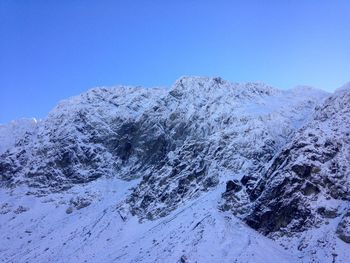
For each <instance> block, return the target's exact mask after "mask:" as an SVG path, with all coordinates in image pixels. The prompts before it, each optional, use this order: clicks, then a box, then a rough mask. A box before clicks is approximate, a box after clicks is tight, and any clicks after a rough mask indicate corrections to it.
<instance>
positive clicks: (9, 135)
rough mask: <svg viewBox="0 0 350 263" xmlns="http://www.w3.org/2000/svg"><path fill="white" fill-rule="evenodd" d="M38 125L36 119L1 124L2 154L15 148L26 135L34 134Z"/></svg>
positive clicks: (0, 141)
mask: <svg viewBox="0 0 350 263" xmlns="http://www.w3.org/2000/svg"><path fill="white" fill-rule="evenodd" d="M37 123H38V122H37V120H36V119H19V120H16V121H12V122H10V123H8V124H0V154H3V153H4V152H6V151H7V150H8V149H10V148H12V147H14V146H15V143H16V141H18V140H19V139H20V138H22V137H24V136H25V134H26V133H32V132H33V131H34V130H35V127H36V125H37Z"/></svg>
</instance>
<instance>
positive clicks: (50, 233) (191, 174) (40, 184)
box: [0, 77, 350, 262]
mask: <svg viewBox="0 0 350 263" xmlns="http://www.w3.org/2000/svg"><path fill="white" fill-rule="evenodd" d="M349 96H350V90H349V88H347V87H344V88H342V89H340V90H338V91H337V92H336V93H334V94H332V95H329V94H327V93H325V92H322V91H319V90H315V89H312V88H309V87H298V88H295V89H292V90H287V91H283V90H278V89H275V88H272V87H270V86H267V85H265V84H261V83H247V84H237V83H229V82H227V81H225V80H223V79H221V78H205V77H184V78H181V79H179V80H178V81H177V82H176V83H175V84H174V86H173V87H172V88H171V89H143V88H138V87H116V88H111V89H107V88H97V89H92V90H90V91H88V92H87V93H84V94H82V95H80V96H77V97H73V98H71V99H68V100H66V101H63V102H61V103H60V104H59V105H58V106H57V107H56V108H55V109H54V110H53V111H52V112H51V113H50V114H49V116H48V118H47V119H45V120H42V121H40V122H38V123H36V124H35V125H32V126H31V127H30V128H23V129H24V130H25V132H22V133H21V134H20V133H19V135H18V136H16V138H15V139H12V142H11V143H10V144H8V143H7V142H6V140H5V139H6V136H2V135H3V134H5V133H4V132H1V131H2V130H0V138H5V139H1V141H0V147H2V149H5V150H3V152H2V154H1V153H0V154H1V156H0V183H1V185H2V189H1V203H0V209H1V210H0V227H1V229H0V230H1V233H4V234H2V235H3V237H2V240H1V241H0V242H1V245H0V255H1V256H2V258H4V260H5V262H17V261H20V262H22V261H24V262H25V261H28V262H48V261H50V262H62V261H63V259H65V261H67V260H68V261H69V262H84V261H85V260H86V262H98V261H100V262H101V261H103V262H164V261H169V262H177V261H178V262H221V261H222V262H311V261H314V262H333V261H335V262H346V260H347V258H348V257H349V256H350V253H349V252H348V251H350V247H349V244H348V243H346V242H348V240H349V239H350V236H349V233H350V230H349V221H350V219H349V218H350V216H349V214H350V212H349V209H350V205H349V189H350V187H349V185H348V184H349V179H350V178H349V160H350V158H349V154H350V152H349V138H350V137H349V132H350V127H349V125H350V116H349V109H350V101H349ZM4 127H5V129H4V130H6V129H7V130H9V128H8V127H6V126H4ZM16 129H17V130H20V129H18V128H16ZM1 136H2V137H1ZM6 143H7V144H6ZM245 223H247V225H248V226H250V227H252V228H254V229H256V230H257V231H259V232H261V233H263V234H265V235H267V236H268V237H270V238H272V239H275V241H273V240H270V239H268V238H266V237H264V236H263V235H261V234H259V233H258V232H256V231H255V230H253V229H250V228H249V227H248V226H247V225H245ZM29 228H30V229H29ZM96 244H98V245H96ZM321 248H322V252H320V251H319V250H321Z"/></svg>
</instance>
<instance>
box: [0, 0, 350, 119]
mask: <svg viewBox="0 0 350 263" xmlns="http://www.w3.org/2000/svg"><path fill="white" fill-rule="evenodd" d="M349 15H350V1H348V0H344V1H341V0H332V1H331V0H327V1H326V0H294V1H287V0H285V1H284V0H265V1H264V0H259V1H258V0H256V1H253V0H242V1H233V0H232V1H220V0H212V1H199V0H176V1H175V0H174V1H165V0H147V1H146V0H143V1H141V0H139V1H137V0H134V1H131V0H129V1H127V0H125V1H97V0H96V1H88V0H85V1H83V0H81V1H78V0H66V1H65V0H60V1H51V0H35V1H27V0H1V1H0V96H1V97H0V123H4V122H7V121H10V120H12V119H16V118H20V117H32V116H33V117H38V118H43V117H45V116H46V115H47V113H48V112H49V111H50V110H51V109H52V108H53V107H54V106H55V105H56V104H57V102H58V101H59V100H61V99H64V98H67V97H69V96H72V95H76V94H79V93H81V92H83V91H85V90H87V89H89V88H91V87H94V86H100V85H114V84H129V85H142V86H147V87H150V86H169V85H171V84H172V83H173V82H174V81H175V80H176V79H177V78H178V77H180V76H182V75H208V76H222V77H223V78H225V79H228V80H231V81H263V82H266V83H268V84H271V85H273V86H276V87H280V88H291V87H293V86H295V85H298V84H305V85H312V86H316V87H319V88H323V89H327V90H334V88H337V87H339V86H341V85H342V84H343V83H345V82H347V81H350V17H349Z"/></svg>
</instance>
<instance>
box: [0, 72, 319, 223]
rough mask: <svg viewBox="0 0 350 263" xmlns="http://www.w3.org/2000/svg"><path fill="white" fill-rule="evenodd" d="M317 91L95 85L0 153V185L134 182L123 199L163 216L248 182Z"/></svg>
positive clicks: (212, 82)
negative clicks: (234, 182)
mask: <svg viewBox="0 0 350 263" xmlns="http://www.w3.org/2000/svg"><path fill="white" fill-rule="evenodd" d="M324 95H325V94H324V93H322V92H319V91H315V90H312V89H307V88H303V89H302V92H301V89H295V90H291V91H280V90H277V89H274V88H272V87H269V86H266V85H264V84H256V83H248V84H234V83H229V82H226V81H224V80H222V79H220V78H201V77H187V78H182V79H180V80H178V81H177V82H176V83H175V85H174V87H173V88H172V89H170V90H160V89H142V88H131V87H119V88H114V89H103V88H102V89H93V90H90V91H89V92H87V93H85V94H83V95H81V96H78V97H74V98H71V99H68V100H66V101H63V102H61V103H60V104H59V105H58V106H57V107H56V108H55V109H54V110H53V111H52V112H51V113H50V114H49V116H48V118H47V119H46V120H43V121H42V122H41V123H40V124H38V125H37V126H36V127H34V128H33V129H31V130H30V131H28V133H26V134H25V136H23V137H22V138H20V140H18V142H17V144H16V147H13V148H12V149H10V150H9V151H7V152H6V153H4V154H3V155H2V158H1V161H0V174H1V181H2V183H3V184H6V185H16V184H18V183H21V182H26V183H27V184H28V185H30V186H33V187H36V188H41V189H42V190H41V191H46V190H52V191H58V190H61V189H66V188H69V187H71V186H72V184H75V183H84V182H88V181H91V180H94V179H96V178H99V177H101V176H116V177H118V178H123V179H126V180H130V179H133V178H142V180H141V183H140V184H139V185H138V186H137V187H136V188H135V190H134V192H133V194H132V195H131V196H130V198H129V199H128V200H127V202H128V203H129V204H130V207H131V211H132V213H133V214H137V215H138V216H139V217H140V218H149V219H152V218H155V217H159V216H164V215H166V214H168V213H169V212H170V211H172V210H173V209H175V208H176V207H177V206H178V205H179V204H181V203H185V202H186V200H187V199H188V198H192V197H194V196H198V195H200V193H201V192H205V191H208V190H209V189H211V188H213V187H215V186H216V185H217V184H218V183H219V181H220V180H225V178H226V177H233V178H239V177H240V176H242V175H243V174H244V175H249V176H250V177H252V178H254V179H256V178H257V176H259V173H260V172H261V170H262V169H263V167H264V166H265V164H266V163H267V162H268V161H270V160H271V158H272V157H273V156H274V155H275V154H276V153H277V151H278V150H279V149H280V148H281V147H282V146H283V145H284V144H285V143H286V141H288V140H289V138H290V137H291V136H292V135H293V133H294V132H295V130H296V129H297V128H299V127H300V126H301V125H302V124H303V123H304V122H305V121H306V120H307V118H308V116H309V115H310V114H311V113H312V111H313V109H314V107H315V105H316V102H317V101H318V100H319V99H320V98H322V97H323V96H324Z"/></svg>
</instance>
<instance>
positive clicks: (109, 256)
mask: <svg viewBox="0 0 350 263" xmlns="http://www.w3.org/2000/svg"><path fill="white" fill-rule="evenodd" d="M136 183H137V180H135V181H131V182H126V181H121V180H118V179H100V180H97V181H95V182H92V183H90V184H88V185H85V186H84V185H79V186H76V187H74V188H73V189H71V190H69V191H68V192H67V193H64V194H51V195H49V196H45V197H33V196H31V195H25V192H26V189H24V188H21V189H15V191H13V192H10V191H9V190H5V189H1V195H0V198H1V200H2V207H1V215H0V232H1V239H0V254H1V255H2V256H1V262H177V261H179V260H180V259H182V260H183V261H185V262H186V260H188V261H189V262H218V261H220V262H233V260H235V262H295V261H296V260H297V258H296V257H295V256H292V254H291V253H290V252H289V251H287V250H284V249H283V247H281V246H279V245H277V243H275V242H273V241H272V240H269V239H268V238H266V237H264V236H262V235H260V234H258V233H257V232H255V231H254V230H252V229H250V228H248V227H247V226H246V225H245V224H244V223H242V222H241V221H240V220H238V219H236V218H235V217H234V216H232V215H231V214H230V213H223V212H218V210H217V204H218V203H217V202H218V201H219V199H220V196H221V194H220V193H221V192H222V191H223V187H224V186H223V185H219V186H218V188H217V190H214V191H212V192H209V193H208V194H207V195H205V196H202V197H200V198H199V199H197V200H195V201H194V202H192V203H189V204H188V205H187V206H186V207H182V208H181V209H178V210H176V211H174V212H173V213H172V214H170V215H169V216H167V217H165V218H162V219H159V220H155V221H147V222H145V223H139V222H138V219H137V218H136V217H132V216H130V215H128V216H127V218H126V217H124V216H123V215H121V214H120V213H119V212H117V209H116V208H117V207H118V200H120V201H121V200H122V199H123V198H124V197H125V196H126V194H127V193H128V189H129V188H130V187H132V186H133V185H135V184H136ZM76 196H85V197H86V196H89V197H90V200H91V204H90V205H88V206H87V207H84V208H81V209H79V210H77V209H73V211H72V213H70V214H67V212H66V210H67V208H68V207H69V202H70V199H71V198H74V197H76Z"/></svg>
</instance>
